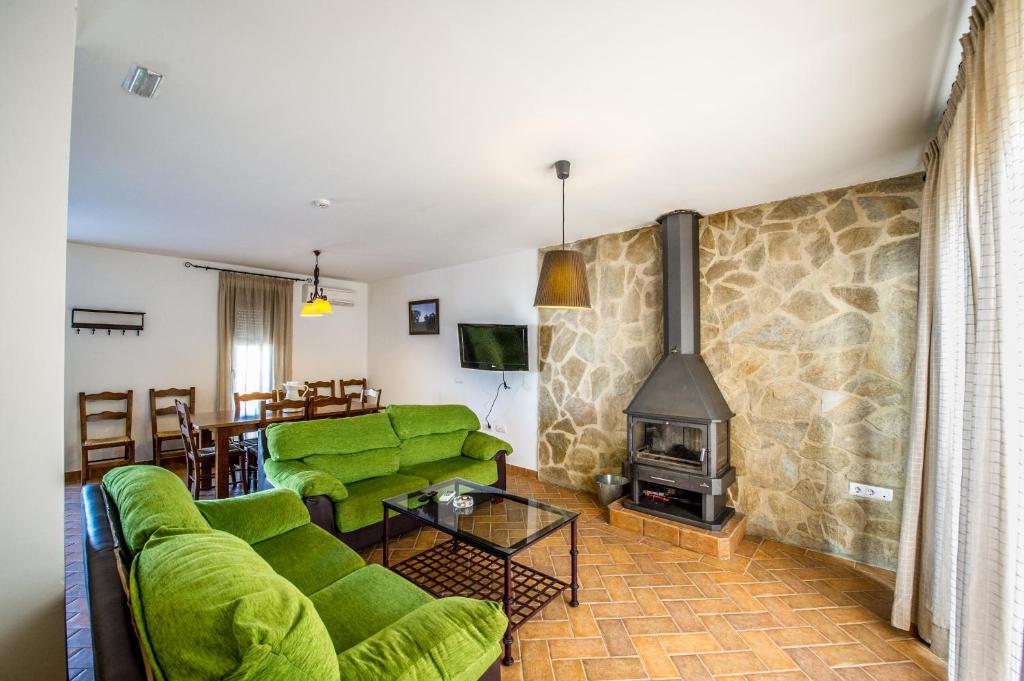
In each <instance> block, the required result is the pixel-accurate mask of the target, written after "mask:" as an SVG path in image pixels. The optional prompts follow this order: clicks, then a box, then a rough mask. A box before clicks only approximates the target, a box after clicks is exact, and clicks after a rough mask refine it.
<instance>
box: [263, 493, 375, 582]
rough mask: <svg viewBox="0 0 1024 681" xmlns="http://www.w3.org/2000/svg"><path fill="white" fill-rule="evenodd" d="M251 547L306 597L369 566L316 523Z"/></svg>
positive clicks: (307, 524)
mask: <svg viewBox="0 0 1024 681" xmlns="http://www.w3.org/2000/svg"><path fill="white" fill-rule="evenodd" d="M289 494H291V492H289ZM252 548H253V550H254V551H255V552H256V553H258V554H259V555H260V557H261V558H263V560H265V561H267V562H268V563H269V564H270V567H272V568H274V571H275V572H276V573H277V574H279V575H281V576H282V577H284V578H285V579H287V580H288V581H289V582H291V583H292V584H294V585H295V586H296V588H298V590H299V591H301V592H302V593H304V594H306V595H307V596H308V595H309V594H311V593H313V592H315V591H319V590H320V589H322V588H324V587H325V586H327V585H328V584H330V583H331V582H334V581H336V580H338V579H341V578H342V577H344V576H345V575H347V574H349V573H350V572H352V571H353V570H358V569H359V568H361V567H363V565H365V564H366V563H364V562H363V559H362V558H360V557H359V554H358V553H356V552H355V551H353V550H352V549H350V548H349V547H348V546H346V545H345V544H344V543H343V542H342V541H340V540H339V539H338V538H337V537H335V536H334V535H332V534H331V533H330V532H327V531H326V530H324V529H323V528H322V527H318V526H316V525H314V524H313V523H306V524H305V525H303V526H302V527H296V528H295V529H294V530H291V531H289V532H285V533H284V534H279V535H277V536H276V537H272V538H270V539H266V540H264V541H261V542H259V543H258V544H253V545H252Z"/></svg>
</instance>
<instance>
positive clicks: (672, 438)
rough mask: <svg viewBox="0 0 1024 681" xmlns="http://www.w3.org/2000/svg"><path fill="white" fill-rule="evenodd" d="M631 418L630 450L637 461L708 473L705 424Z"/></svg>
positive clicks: (703, 473)
mask: <svg viewBox="0 0 1024 681" xmlns="http://www.w3.org/2000/svg"><path fill="white" fill-rule="evenodd" d="M632 421H633V424H632V427H633V432H632V436H633V437H632V439H633V451H634V452H635V455H636V458H637V459H638V460H639V461H646V462H648V463H652V464H655V465H660V466H669V467H671V468H676V469H680V470H685V471H688V472H692V473H699V474H702V475H706V474H707V471H706V470H705V467H706V464H707V453H708V450H707V446H708V445H707V434H708V431H707V426H705V425H703V424H699V423H686V422H681V421H656V420H652V419H632Z"/></svg>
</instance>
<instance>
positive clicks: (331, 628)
mask: <svg viewBox="0 0 1024 681" xmlns="http://www.w3.org/2000/svg"><path fill="white" fill-rule="evenodd" d="M309 598H310V600H311V601H313V605H314V606H316V610H317V612H318V613H320V618H321V619H322V620H323V622H324V624H325V625H326V626H327V631H328V632H330V635H331V641H333V642H334V649H335V650H336V651H337V652H339V653H340V652H343V651H345V650H348V649H349V648H351V647H352V646H354V645H356V644H357V643H359V642H360V641H362V640H363V639H365V638H369V637H370V636H373V635H374V634H376V633H377V632H378V631H380V630H381V629H384V628H385V627H387V626H389V625H390V624H391V623H392V622H397V621H398V620H399V619H401V618H402V617H403V616H404V615H406V614H408V613H410V612H412V611H413V610H415V609H416V608H418V607H420V606H421V605H424V604H426V603H429V602H431V601H432V600H434V598H433V596H431V595H430V594H428V593H427V592H426V591H424V590H423V589H421V588H419V587H418V586H416V585H415V584H413V583H412V582H410V581H408V580H407V579H405V578H404V577H400V576H399V575H397V574H395V573H394V572H392V571H391V570H388V569H387V568H384V567H381V566H380V565H367V566H366V567H364V568H363V569H362V570H356V571H355V572H353V573H351V574H349V575H348V576H346V577H343V578H342V579H339V580H338V581H336V582H334V583H333V584H330V585H329V586H327V587H325V588H323V589H321V590H320V591H318V592H316V593H315V594H312V595H311V596H310V597H309Z"/></svg>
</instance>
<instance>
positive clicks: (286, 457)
mask: <svg viewBox="0 0 1024 681" xmlns="http://www.w3.org/2000/svg"><path fill="white" fill-rule="evenodd" d="M261 441H262V443H263V446H264V454H265V456H264V457H262V458H263V460H264V461H263V470H264V473H265V475H266V478H267V481H268V482H269V483H270V484H271V485H273V486H274V487H284V488H287V489H290V490H292V491H294V492H295V493H296V494H298V495H299V496H300V497H302V499H303V501H304V502H305V504H306V506H307V508H308V509H309V513H310V517H311V518H312V519H313V522H314V523H316V524H317V525H320V526H321V527H323V528H324V529H326V530H328V531H330V532H332V533H333V534H335V535H336V536H338V537H340V538H341V539H342V541H344V542H345V543H346V544H348V545H349V546H351V547H353V548H357V549H358V548H362V547H364V546H368V545H370V544H373V543H375V542H378V541H380V539H381V532H382V531H383V520H384V516H383V507H382V506H381V501H383V500H384V499H387V498H388V497H393V496H396V495H399V494H404V493H406V492H415V491H417V490H420V489H423V488H424V487H427V486H428V485H432V484H434V483H437V482H442V481H444V480H450V479H451V478H456V477H458V478H465V479H467V480H472V481H473V482H478V483H481V484H484V485H492V486H495V487H500V488H501V489H505V458H506V457H507V456H508V455H509V454H511V452H512V447H511V445H509V444H508V443H507V442H505V441H504V440H500V439H498V438H496V437H493V436H492V435H489V434H487V433H483V432H481V431H480V420H479V419H478V418H477V417H476V414H474V413H473V411H472V410H470V409H469V408H468V407H464V406H462V405H457V404H456V405H450V404H443V405H394V404H393V405H391V406H389V407H388V408H387V410H386V412H384V413H380V414H368V415H366V416H355V417H348V418H335V419H319V420H310V421H291V422H286V423H276V424H271V425H270V426H268V427H267V428H266V431H265V433H264V434H263V436H262V437H261ZM414 525H415V522H414V521H412V520H411V519H409V518H405V517H398V518H396V519H395V521H394V522H392V523H389V530H390V531H391V532H393V533H394V534H401V533H402V532H405V531H408V530H409V529H412V527H413V526H414Z"/></svg>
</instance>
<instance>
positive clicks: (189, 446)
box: [174, 400, 197, 459]
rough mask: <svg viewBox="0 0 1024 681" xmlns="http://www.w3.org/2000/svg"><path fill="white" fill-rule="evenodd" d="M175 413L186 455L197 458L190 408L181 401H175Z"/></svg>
mask: <svg viewBox="0 0 1024 681" xmlns="http://www.w3.org/2000/svg"><path fill="white" fill-rule="evenodd" d="M174 411H175V413H176V414H177V415H178V430H179V431H180V432H181V443H182V445H183V446H184V447H185V455H186V456H190V457H192V458H193V459H194V458H196V456H197V454H196V441H195V439H194V437H193V436H194V432H193V430H192V415H191V414H190V413H189V408H188V406H187V405H186V404H185V403H184V402H182V401H181V400H174Z"/></svg>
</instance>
